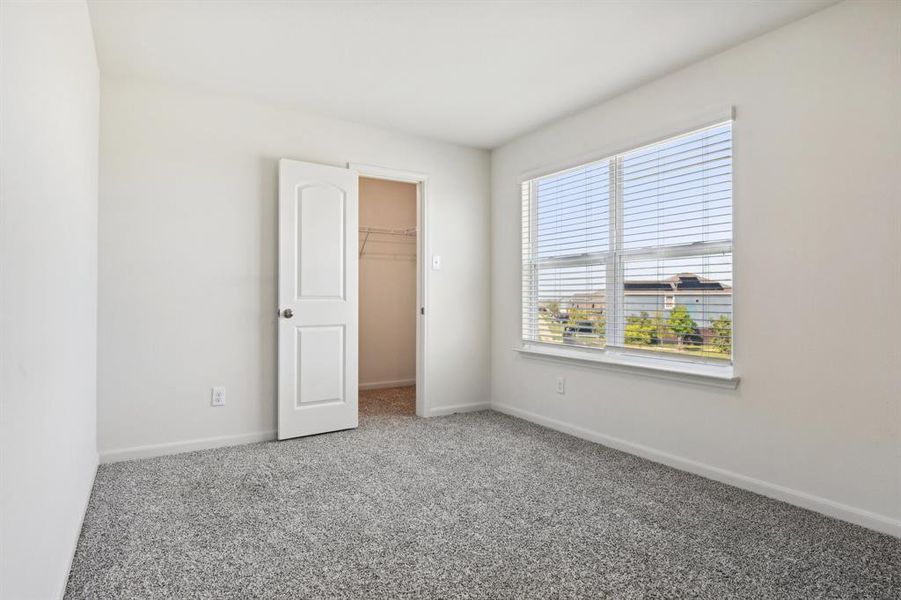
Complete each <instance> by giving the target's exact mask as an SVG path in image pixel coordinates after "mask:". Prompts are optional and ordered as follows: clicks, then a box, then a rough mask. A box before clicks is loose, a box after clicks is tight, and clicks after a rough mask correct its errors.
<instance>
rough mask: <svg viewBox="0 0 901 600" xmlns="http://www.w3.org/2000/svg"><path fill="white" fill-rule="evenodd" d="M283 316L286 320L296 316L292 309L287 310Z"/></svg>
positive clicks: (283, 312)
mask: <svg viewBox="0 0 901 600" xmlns="http://www.w3.org/2000/svg"><path fill="white" fill-rule="evenodd" d="M282 316H283V317H285V318H286V319H290V318H291V317H293V316H294V311H293V310H291V309H290V308H286V309H285V310H283V311H282Z"/></svg>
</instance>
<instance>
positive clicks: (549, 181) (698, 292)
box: [522, 121, 732, 361]
mask: <svg viewBox="0 0 901 600" xmlns="http://www.w3.org/2000/svg"><path fill="white" fill-rule="evenodd" d="M522 316H523V338H524V340H526V341H530V342H542V343H550V344H565V345H574V346H583V347H589V348H598V349H603V348H606V347H608V346H609V347H621V348H627V349H630V350H639V351H644V352H649V353H651V355H655V356H658V357H667V358H694V359H702V360H714V361H724V360H725V361H729V360H731V357H732V124H731V121H730V122H726V123H722V124H718V125H715V126H712V127H708V128H705V129H702V130H699V131H695V132H692V133H690V134H687V135H682V136H679V137H676V138H672V139H669V140H666V141H663V142H659V143H656V144H652V145H649V146H645V147H642V148H638V149H636V150H633V151H630V152H627V153H624V154H620V155H616V156H613V157H610V158H608V159H605V160H601V161H597V162H593V163H590V164H587V165H582V166H579V167H576V168H573V169H569V170H567V171H564V172H561V173H556V174H553V175H548V176H545V177H540V178H537V179H533V180H530V181H526V182H524V183H523V315H522Z"/></svg>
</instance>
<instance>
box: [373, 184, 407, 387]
mask: <svg viewBox="0 0 901 600" xmlns="http://www.w3.org/2000/svg"><path fill="white" fill-rule="evenodd" d="M415 226H416V185H415V184H412V183H402V182H397V181H385V180H381V179H369V178H366V177H361V178H360V227H377V228H383V229H406V228H411V227H415ZM364 237H365V236H364V235H361V236H360V242H361V243H362V242H363V238H364ZM415 380H416V238H415V237H404V236H397V235H385V234H377V233H373V234H370V235H369V239H368V240H367V241H366V245H365V247H364V249H363V253H362V255H361V256H360V386H361V387H363V388H366V387H393V386H395V385H410V384H412V383H413V382H415Z"/></svg>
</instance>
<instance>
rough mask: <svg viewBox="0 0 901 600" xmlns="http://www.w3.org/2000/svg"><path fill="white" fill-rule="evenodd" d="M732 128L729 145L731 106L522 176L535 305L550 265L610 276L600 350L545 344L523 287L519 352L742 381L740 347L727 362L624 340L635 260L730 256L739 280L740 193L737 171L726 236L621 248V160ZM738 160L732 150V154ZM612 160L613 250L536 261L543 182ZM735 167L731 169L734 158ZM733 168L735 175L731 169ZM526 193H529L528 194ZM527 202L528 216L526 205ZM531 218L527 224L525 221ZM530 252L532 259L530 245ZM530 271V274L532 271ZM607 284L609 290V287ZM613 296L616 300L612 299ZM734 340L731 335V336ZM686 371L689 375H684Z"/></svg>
mask: <svg viewBox="0 0 901 600" xmlns="http://www.w3.org/2000/svg"><path fill="white" fill-rule="evenodd" d="M727 123H728V124H729V125H730V142H731V143H732V144H733V147H734V137H735V136H734V132H735V126H734V125H735V121H734V113H733V111H732V110H731V109H730V111H729V116H728V117H723V118H719V119H713V120H710V121H707V123H705V124H702V125H697V126H695V127H692V128H688V129H683V130H682V131H681V132H680V133H675V134H671V135H667V136H659V137H656V138H655V139H654V140H653V141H650V142H647V143H643V144H640V145H636V146H632V147H628V148H625V149H623V150H621V151H618V152H615V153H612V154H610V155H608V156H606V157H603V158H595V159H592V160H587V161H583V162H579V163H577V164H571V165H570V166H568V167H565V168H562V169H556V170H552V171H549V172H548V171H546V172H545V173H544V174H538V175H530V176H523V179H522V180H521V184H520V190H521V193H522V196H523V197H522V202H521V205H520V206H521V210H522V211H523V212H522V214H521V217H522V219H521V222H522V225H523V227H528V232H529V239H528V241H526V240H525V239H524V236H523V235H521V238H522V239H521V249H522V252H523V256H522V257H521V258H522V269H521V273H520V274H521V278H522V279H521V282H522V284H523V285H526V282H527V281H528V285H529V292H530V293H531V294H532V296H531V297H530V298H529V299H528V304H529V305H530V306H534V307H536V310H537V307H538V306H539V303H538V297H537V296H538V294H539V289H538V288H539V286H538V285H537V283H535V282H536V281H537V277H538V273H539V272H540V271H541V270H542V269H546V268H560V267H597V266H604V268H605V270H606V279H605V309H604V311H605V315H606V319H605V323H606V324H605V331H604V345H603V347H599V348H592V347H580V346H566V345H563V344H557V343H551V342H542V341H539V339H538V338H539V336H538V331H537V329H538V319H537V318H533V317H532V316H531V315H529V314H526V311H525V305H526V290H524V289H521V290H520V309H521V311H522V315H521V317H522V319H521V323H522V327H521V330H520V346H519V347H517V348H514V349H515V350H517V351H519V352H521V353H524V354H526V355H533V356H539V357H549V358H553V359H563V360H567V361H570V360H575V361H580V362H589V363H601V364H605V365H609V366H614V367H625V368H627V369H628V370H632V371H635V372H639V373H642V372H643V373H644V374H648V372H650V373H651V374H656V376H660V375H661V374H662V375H663V376H664V378H666V379H673V378H674V377H676V378H677V379H687V380H689V381H694V382H696V383H708V384H713V385H717V386H724V387H729V388H735V387H737V385H738V382H739V378H738V377H737V376H736V375H735V369H734V366H735V348H734V346H733V349H732V354H731V356H730V358H729V360H728V361H726V360H723V359H709V358H704V357H697V356H691V355H679V357H678V358H677V359H673V358H672V357H671V356H670V357H662V356H661V353H660V352H659V351H654V350H643V349H640V348H633V347H628V346H626V345H625V324H626V320H625V304H626V300H625V265H626V263H627V262H631V261H653V260H661V259H673V258H676V259H678V258H692V257H697V256H714V255H724V254H731V255H732V258H731V259H730V263H731V264H732V265H733V275H732V279H733V288H732V289H733V290H734V283H735V273H734V250H735V241H734V240H735V235H734V232H735V213H734V207H735V193H734V175H733V176H732V177H731V178H732V182H733V186H732V188H731V190H730V208H731V209H732V214H731V231H730V236H729V240H728V241H716V242H694V243H690V244H671V245H663V246H657V247H649V248H636V249H624V248H623V242H624V235H623V232H624V214H623V213H624V202H623V183H622V162H623V157H624V156H626V155H627V154H630V153H632V152H636V151H638V150H641V149H643V148H647V147H649V146H654V145H657V144H661V143H664V142H668V141H671V140H674V139H677V138H680V137H684V136H688V135H692V134H695V133H699V132H702V131H704V130H707V129H713V128H716V127H720V126H722V125H725V124H727ZM732 158H734V152H733V153H732ZM603 162H607V163H608V168H609V169H610V173H609V180H608V181H609V183H608V186H609V192H608V197H609V200H608V201H609V217H608V219H609V225H610V233H609V235H608V248H607V250H606V251H603V252H593V253H586V254H579V255H572V256H562V257H548V258H538V257H537V256H536V254H537V252H538V250H537V235H538V227H537V218H538V206H537V205H538V193H537V184H538V182H539V180H541V179H543V178H546V177H549V176H552V175H561V174H564V173H566V172H567V171H572V170H576V169H581V168H585V167H588V166H590V165H593V164H596V163H603ZM730 166H734V163H733V162H732V159H730ZM733 173H734V172H733ZM526 195H527V197H526ZM526 200H528V203H529V204H528V213H527V214H526V211H525V210H523V209H525V208H526ZM527 220H528V223H527V222H526V221H527ZM527 249H528V256H527V255H526V250H527ZM527 269H528V272H527ZM608 286H609V287H608ZM611 300H612V301H611ZM734 313H735V310H734V294H733V304H732V311H731V313H730V319H731V320H732V329H733V332H734V329H735V318H734ZM733 339H734V333H733ZM683 376H684V377H683Z"/></svg>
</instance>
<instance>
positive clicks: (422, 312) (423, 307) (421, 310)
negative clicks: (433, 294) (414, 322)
mask: <svg viewBox="0 0 901 600" xmlns="http://www.w3.org/2000/svg"><path fill="white" fill-rule="evenodd" d="M419 314H421V315H424V314H425V306H420V307H419Z"/></svg>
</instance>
